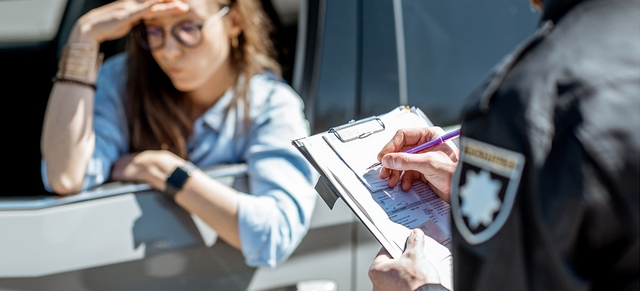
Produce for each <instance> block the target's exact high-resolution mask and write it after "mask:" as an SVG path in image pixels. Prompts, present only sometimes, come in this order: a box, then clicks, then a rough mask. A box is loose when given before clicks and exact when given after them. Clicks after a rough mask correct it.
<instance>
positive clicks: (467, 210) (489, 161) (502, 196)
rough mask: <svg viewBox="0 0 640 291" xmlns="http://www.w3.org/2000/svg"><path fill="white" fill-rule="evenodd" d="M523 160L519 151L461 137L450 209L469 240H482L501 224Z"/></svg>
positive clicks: (507, 209) (509, 205) (513, 193)
mask: <svg viewBox="0 0 640 291" xmlns="http://www.w3.org/2000/svg"><path fill="white" fill-rule="evenodd" d="M524 161H525V159H524V156H523V155H522V154H520V153H517V152H513V151H510V150H506V149H503V148H499V147H496V146H494V145H490V144H487V143H483V142H480V141H477V140H474V139H470V138H466V137H460V162H459V163H458V168H457V169H456V172H455V174H454V175H453V181H452V188H451V212H452V215H453V221H454V223H455V224H456V227H457V229H458V230H459V231H460V234H461V235H462V237H464V239H465V240H466V241H467V242H468V243H470V244H479V243H483V242H485V241H487V240H488V239H490V238H491V237H492V236H494V235H495V234H496V233H497V232H498V230H500V228H502V226H503V225H504V222H505V221H506V220H507V217H508V216H509V213H510V212H511V208H512V207H513V201H514V200H515V195H516V190H517V189H518V184H519V183H520V176H521V174H522V168H523V166H524Z"/></svg>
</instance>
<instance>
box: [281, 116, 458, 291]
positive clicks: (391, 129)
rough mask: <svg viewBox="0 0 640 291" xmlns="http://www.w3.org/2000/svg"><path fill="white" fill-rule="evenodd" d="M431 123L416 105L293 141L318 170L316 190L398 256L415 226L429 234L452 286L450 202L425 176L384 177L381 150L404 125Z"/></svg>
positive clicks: (431, 252) (430, 251)
mask: <svg viewBox="0 0 640 291" xmlns="http://www.w3.org/2000/svg"><path fill="white" fill-rule="evenodd" d="M426 126H433V124H432V123H431V121H430V120H429V118H428V117H427V116H426V115H425V114H424V113H423V112H422V111H421V110H420V109H418V108H415V107H408V106H400V107H398V108H395V109H394V110H392V111H390V112H388V113H386V114H383V115H380V116H372V117H369V118H365V119H361V120H358V121H351V122H349V123H347V124H345V125H342V126H338V127H334V128H332V129H330V130H328V131H327V132H323V133H318V134H316V135H312V136H309V137H304V138H300V139H296V140H294V141H292V144H293V145H294V146H295V147H296V148H297V149H298V150H300V152H301V153H302V154H303V155H304V156H305V158H306V159H307V160H308V161H309V162H310V163H311V164H312V165H313V166H314V167H315V168H316V170H317V171H318V172H319V173H320V180H319V181H318V184H317V185H316V190H317V191H318V194H319V195H320V196H321V197H322V198H323V199H324V201H325V202H326V203H327V205H328V206H329V207H330V208H332V207H333V205H334V203H335V201H336V199H337V198H342V200H343V201H344V202H345V204H346V205H347V206H348V207H349V208H350V209H351V210H352V211H353V212H354V214H355V215H356V216H357V217H358V218H359V219H360V220H361V222H362V223H363V224H364V225H365V227H367V229H369V231H370V232H371V233H372V234H373V236H374V237H375V238H376V239H377V240H378V242H380V244H381V245H382V246H383V247H384V248H385V249H386V250H387V251H388V252H389V253H390V254H391V256H393V257H394V258H398V257H400V255H401V254H402V252H403V250H404V246H405V242H406V239H407V237H408V235H409V232H410V231H411V229H414V228H420V229H422V231H424V233H425V234H426V235H427V236H428V237H430V238H431V239H427V250H426V254H427V256H428V258H429V260H430V261H431V262H432V263H433V264H434V265H435V266H436V268H438V271H439V272H440V277H441V279H442V284H443V286H445V287H447V288H449V289H450V290H451V289H452V286H451V276H452V270H451V268H452V265H451V264H452V258H451V252H450V248H451V228H450V222H449V215H450V206H449V204H447V203H446V202H444V201H443V200H442V199H440V197H438V196H437V195H436V194H435V193H434V192H433V190H432V189H431V188H430V187H429V186H428V185H427V184H426V183H424V182H422V181H415V182H414V184H413V186H412V187H411V189H409V190H408V191H404V190H402V188H401V187H400V185H397V186H396V187H394V188H390V187H389V186H388V185H387V181H386V180H383V179H380V176H379V172H380V169H381V166H377V167H374V168H371V169H367V168H368V167H369V166H370V165H371V164H373V163H375V162H377V159H376V158H377V155H378V153H379V152H380V150H381V149H382V147H383V146H384V145H385V144H387V143H388V142H389V141H390V140H391V138H392V137H393V136H394V135H395V133H396V131H397V130H399V129H401V128H411V127H426Z"/></svg>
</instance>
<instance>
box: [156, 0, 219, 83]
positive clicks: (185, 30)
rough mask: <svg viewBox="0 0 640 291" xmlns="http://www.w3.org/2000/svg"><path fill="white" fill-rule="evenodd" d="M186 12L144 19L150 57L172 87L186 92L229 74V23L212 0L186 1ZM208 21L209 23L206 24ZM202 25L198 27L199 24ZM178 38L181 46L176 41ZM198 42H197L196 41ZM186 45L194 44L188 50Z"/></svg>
mask: <svg viewBox="0 0 640 291" xmlns="http://www.w3.org/2000/svg"><path fill="white" fill-rule="evenodd" d="M185 2H186V3H188V4H189V6H190V9H189V11H188V12H186V13H183V14H179V15H171V16H163V17H158V18H155V19H149V20H145V21H144V22H145V25H146V27H147V34H148V36H149V37H148V38H149V43H151V44H153V43H154V40H155V45H156V46H157V45H158V44H159V43H162V45H161V46H160V47H158V48H155V49H152V50H151V54H152V55H153V58H154V59H155V60H156V62H157V63H158V65H160V68H162V70H163V71H164V72H165V73H166V74H167V76H169V78H170V79H171V81H172V83H173V85H174V87H176V89H178V90H180V91H183V92H190V91H194V90H197V89H199V88H201V87H203V86H204V85H205V84H207V83H209V82H213V83H215V82H216V80H220V78H222V77H223V76H225V75H227V74H229V73H230V70H231V66H230V63H229V61H228V60H229V53H230V51H229V50H230V49H229V47H230V44H229V41H230V33H231V32H230V31H231V30H230V29H229V26H230V22H229V21H228V17H227V16H228V13H227V11H228V10H227V9H224V10H222V11H221V10H220V8H222V7H221V6H220V5H219V4H218V3H217V2H216V1H211V0H190V1H185ZM207 20H209V21H207ZM205 21H206V25H205V26H204V27H202V28H200V27H201V26H202V25H203V24H205ZM176 34H178V35H180V38H181V39H182V41H183V43H181V42H180V41H179V39H177V38H176V36H175V35H176ZM198 39H199V41H198ZM189 44H196V45H195V46H192V47H189V46H188V45H189Z"/></svg>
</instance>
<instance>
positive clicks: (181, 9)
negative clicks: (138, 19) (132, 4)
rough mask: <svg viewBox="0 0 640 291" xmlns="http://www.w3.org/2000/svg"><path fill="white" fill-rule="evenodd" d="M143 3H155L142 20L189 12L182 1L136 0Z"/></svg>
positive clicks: (187, 6) (186, 5)
mask: <svg viewBox="0 0 640 291" xmlns="http://www.w3.org/2000/svg"><path fill="white" fill-rule="evenodd" d="M136 1H141V2H142V3H144V2H156V3H155V4H153V5H152V6H151V9H149V10H147V11H146V12H145V13H144V15H143V16H142V18H144V19H152V18H158V17H164V16H173V15H178V14H182V13H186V12H188V11H189V9H190V7H189V4H187V3H186V2H185V1H183V0H136Z"/></svg>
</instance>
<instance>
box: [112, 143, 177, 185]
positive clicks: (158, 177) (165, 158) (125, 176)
mask: <svg viewBox="0 0 640 291" xmlns="http://www.w3.org/2000/svg"><path fill="white" fill-rule="evenodd" d="M184 162H185V161H184V160H183V159H182V158H180V157H178V156H177V155H175V154H173V153H171V152H169V151H164V150H159V151H151V150H149V151H143V152H140V153H130V154H127V155H123V156H121V157H120V158H119V159H118V160H116V162H115V163H114V164H113V167H112V168H111V180H112V181H130V182H136V183H144V184H149V185H150V186H151V187H153V188H154V189H157V190H160V191H164V188H165V186H166V181H167V176H168V175H169V174H170V173H171V172H172V171H173V170H175V169H176V168H177V167H178V166H181V165H183V164H184Z"/></svg>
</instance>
